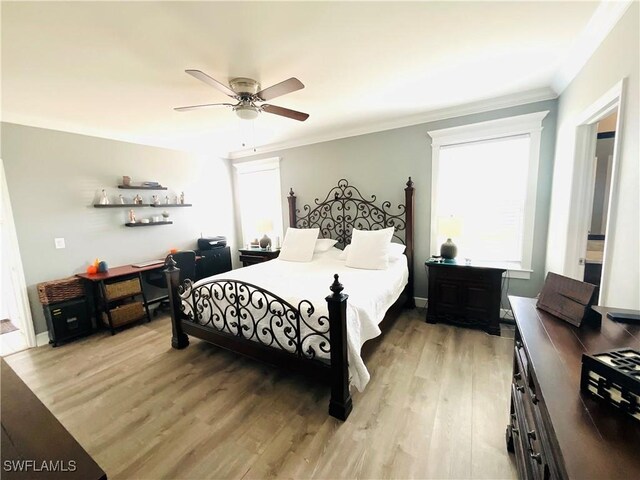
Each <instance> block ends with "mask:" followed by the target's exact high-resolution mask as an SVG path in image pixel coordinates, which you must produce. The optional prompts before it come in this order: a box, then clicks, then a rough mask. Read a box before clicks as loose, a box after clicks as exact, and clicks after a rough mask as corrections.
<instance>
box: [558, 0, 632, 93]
mask: <svg viewBox="0 0 640 480" xmlns="http://www.w3.org/2000/svg"><path fill="white" fill-rule="evenodd" d="M632 3H633V0H619V1H615V2H601V3H600V5H598V7H597V8H596V10H595V11H594V12H593V15H592V16H591V18H590V19H589V22H587V25H586V26H585V27H584V29H583V30H582V32H581V33H580V35H579V36H578V38H577V40H576V41H575V43H574V44H573V46H572V47H571V48H570V49H569V51H568V52H567V54H566V55H565V57H564V58H563V59H562V61H561V62H560V63H559V65H561V66H560V68H559V69H558V71H557V72H556V74H555V75H554V77H553V79H552V81H551V87H552V88H553V90H554V91H555V92H557V94H558V95H560V94H561V93H562V92H563V91H564V90H565V88H567V87H568V86H569V84H570V83H571V82H572V81H573V79H574V78H576V76H577V75H578V73H580V70H582V67H584V66H585V65H586V63H587V62H588V61H589V59H590V58H591V56H592V55H593V54H594V53H595V51H596V50H597V49H598V47H599V46H600V45H601V44H602V42H603V41H604V39H605V38H606V37H607V35H609V33H611V30H613V27H615V26H616V24H617V23H618V22H619V21H620V19H621V18H622V16H623V15H624V14H625V13H626V11H627V9H628V8H629V7H630V6H631V4H632Z"/></svg>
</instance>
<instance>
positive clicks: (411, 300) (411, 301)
mask: <svg viewBox="0 0 640 480" xmlns="http://www.w3.org/2000/svg"><path fill="white" fill-rule="evenodd" d="M413 192H414V188H413V181H412V180H411V177H409V180H408V181H407V188H405V189H404V204H405V208H406V210H405V212H406V217H405V218H406V223H405V225H406V231H405V239H404V242H405V244H406V246H407V262H408V264H409V280H408V281H407V286H406V288H405V291H406V292H407V295H408V298H407V303H406V306H407V308H415V306H416V299H415V297H414V293H413V211H414V208H413V207H414V198H413Z"/></svg>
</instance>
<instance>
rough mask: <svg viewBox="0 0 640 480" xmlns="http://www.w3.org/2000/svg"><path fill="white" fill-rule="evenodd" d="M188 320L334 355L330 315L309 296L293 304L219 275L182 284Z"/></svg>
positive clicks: (294, 349) (308, 353)
mask: <svg viewBox="0 0 640 480" xmlns="http://www.w3.org/2000/svg"><path fill="white" fill-rule="evenodd" d="M178 292H179V293H180V298H181V300H182V302H181V305H180V308H181V311H182V315H183V319H184V320H186V321H189V322H193V323H195V324H197V325H201V326H204V327H208V328H211V329H214V330H216V331H217V332H220V333H222V334H227V335H234V336H236V337H239V338H242V339H245V340H250V341H254V342H258V343H260V344H262V345H264V346H267V347H273V348H279V349H281V350H283V351H285V352H287V353H290V354H292V355H295V356H298V357H303V358H307V359H310V360H312V359H317V358H320V357H323V358H325V359H328V358H329V354H330V351H331V347H330V341H329V318H328V317H327V316H324V315H323V316H314V314H315V312H316V308H315V307H314V306H313V304H312V303H311V302H310V301H308V300H302V301H300V302H299V303H298V305H297V306H293V305H292V304H291V303H289V302H287V301H286V300H284V299H283V298H281V297H279V296H277V295H275V294H273V293H271V292H269V291H268V290H265V289H263V288H261V287H259V286H257V285H253V284H251V283H247V282H243V281H240V280H233V279H215V280H212V281H209V282H207V283H204V284H201V285H198V286H195V285H194V284H193V283H192V282H191V280H185V282H184V283H183V284H182V285H180V286H179V287H178Z"/></svg>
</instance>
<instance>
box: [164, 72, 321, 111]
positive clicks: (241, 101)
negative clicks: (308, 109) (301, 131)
mask: <svg viewBox="0 0 640 480" xmlns="http://www.w3.org/2000/svg"><path fill="white" fill-rule="evenodd" d="M185 72H187V73H188V74H189V75H191V76H192V77H195V78H197V79H198V80H200V81H202V82H204V83H206V84H207V85H211V86H212V87H214V88H217V89H218V90H220V91H221V92H222V93H225V94H227V95H229V96H230V97H231V98H233V99H235V100H237V101H238V103H236V104H233V103H207V104H204V105H191V106H188V107H177V108H174V110H176V111H177V112H185V111H187V110H194V109H196V108H206V107H216V106H225V107H231V108H233V111H234V112H236V115H238V117H240V118H241V119H243V120H253V119H254V118H256V117H257V116H258V114H259V113H260V112H267V113H273V114H274V115H280V116H282V117H287V118H292V119H293V120H298V121H300V122H304V121H305V120H306V119H307V118H309V114H308V113H302V112H297V111H296V110H290V109H288V108H284V107H278V106H276V105H270V104H268V103H262V104H261V105H259V104H258V102H266V101H267V100H271V99H272V98H276V97H279V96H281V95H285V94H287V93H291V92H295V91H296V90H301V89H303V88H304V85H303V84H302V82H301V81H300V80H298V79H297V78H293V77H292V78H290V79H288V80H285V81H283V82H280V83H276V84H275V85H273V86H271V87H268V88H265V89H263V90H260V84H259V83H258V82H257V81H255V80H253V79H251V78H243V77H240V78H234V79H232V80H231V81H230V82H229V87H231V88H229V87H227V86H226V85H224V84H222V83H220V82H218V81H217V80H216V79H214V78H212V77H210V76H209V75H207V74H206V73H204V72H201V71H200V70H185Z"/></svg>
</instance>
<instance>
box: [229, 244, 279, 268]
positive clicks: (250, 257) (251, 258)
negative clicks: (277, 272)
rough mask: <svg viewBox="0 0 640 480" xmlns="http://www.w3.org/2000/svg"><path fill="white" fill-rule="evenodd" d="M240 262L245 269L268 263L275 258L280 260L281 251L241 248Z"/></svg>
mask: <svg viewBox="0 0 640 480" xmlns="http://www.w3.org/2000/svg"><path fill="white" fill-rule="evenodd" d="M238 251H239V252H240V261H241V262H242V266H243V267H248V266H249V265H255V264H256V263H262V262H268V261H269V260H273V259H274V258H278V255H280V250H266V249H262V248H241V249H239V250H238Z"/></svg>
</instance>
